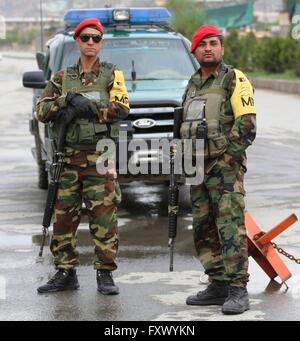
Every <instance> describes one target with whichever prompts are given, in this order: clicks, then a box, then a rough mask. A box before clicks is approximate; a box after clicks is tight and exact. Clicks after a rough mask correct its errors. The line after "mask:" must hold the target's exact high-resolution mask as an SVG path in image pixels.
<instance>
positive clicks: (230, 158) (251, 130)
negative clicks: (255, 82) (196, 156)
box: [183, 63, 256, 173]
mask: <svg viewBox="0 0 300 341" xmlns="http://www.w3.org/2000/svg"><path fill="white" fill-rule="evenodd" d="M222 67H225V64H224V63H221V64H220V66H219V68H217V70H216V71H215V72H214V73H213V74H212V75H211V76H210V77H208V78H207V79H202V78H201V68H200V69H199V70H198V71H197V72H196V73H195V74H194V75H193V76H192V77H191V79H190V81H189V83H188V85H187V88H186V90H185V93H184V95H183V103H184V101H185V99H186V94H187V92H188V90H189V87H190V85H191V84H192V83H194V84H195V85H196V86H197V88H199V89H207V88H209V87H210V86H211V85H212V83H213V80H214V79H215V78H216V77H218V74H219V72H220V69H221V68H222ZM239 74H240V75H242V76H241V77H239V80H238V81H239V82H242V84H244V85H245V86H246V87H248V89H249V90H250V92H252V96H250V97H247V98H245V97H244V95H245V93H243V91H240V92H238V93H237V92H236V91H235V90H236V85H237V79H236V73H235V72H233V73H232V76H231V77H228V78H227V82H226V84H225V90H227V96H226V100H225V102H224V104H223V105H224V109H225V114H226V115H230V116H233V117H234V118H235V119H234V123H233V125H232V126H231V127H229V131H228V135H227V137H228V140H229V145H228V147H227V150H226V152H225V154H223V155H221V156H220V157H219V158H218V159H214V160H209V159H208V160H206V161H205V169H206V173H208V172H209V171H210V170H211V169H212V167H213V166H214V165H215V164H216V163H217V162H218V161H219V160H220V161H221V162H224V161H225V162H226V163H229V164H230V163H233V162H236V161H237V162H239V163H241V164H242V165H243V167H244V169H245V170H246V153H245V151H246V149H247V148H248V147H249V146H250V145H251V144H252V142H253V141H254V139H255V136H256V112H255V110H253V108H254V99H253V89H252V86H251V84H250V82H249V80H248V79H247V77H246V76H245V75H244V74H243V73H242V72H241V71H239ZM247 96H248V95H247ZM233 97H235V98H234V100H235V102H239V103H240V104H241V105H240V106H239V105H238V106H234V102H233ZM247 104H249V109H248V107H247ZM250 104H251V105H250ZM239 108H242V110H243V113H242V114H241V113H239V112H238V111H239ZM247 110H248V111H247Z"/></svg>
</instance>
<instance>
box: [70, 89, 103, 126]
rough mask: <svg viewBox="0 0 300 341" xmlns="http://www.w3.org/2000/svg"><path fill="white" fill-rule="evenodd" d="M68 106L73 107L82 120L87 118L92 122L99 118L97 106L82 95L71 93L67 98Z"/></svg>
mask: <svg viewBox="0 0 300 341" xmlns="http://www.w3.org/2000/svg"><path fill="white" fill-rule="evenodd" d="M66 104H67V107H68V106H69V107H70V106H71V107H73V108H74V109H75V111H76V114H77V116H78V117H80V118H87V119H89V120H90V121H91V120H92V119H93V118H94V117H95V116H97V107H96V104H95V103H93V102H92V101H90V100H89V99H88V98H86V97H84V96H82V95H81V94H78V93H75V92H69V93H68V94H67V96H66Z"/></svg>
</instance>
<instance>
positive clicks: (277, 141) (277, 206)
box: [0, 56, 300, 321]
mask: <svg viewBox="0 0 300 341" xmlns="http://www.w3.org/2000/svg"><path fill="white" fill-rule="evenodd" d="M35 68H36V67H35V62H34V61H33V60H19V59H14V58H7V57H5V56H3V59H2V60H1V61H0V104H1V106H0V161H1V162H0V189H1V190H0V307H1V309H0V320H103V321H120V320H122V321H136V320H137V321H139V320H141V321H142V320H143V321H150V320H155V321H160V320H165V321H166V320H172V321H214V320H299V318H300V310H299V301H300V266H299V265H297V264H295V263H292V262H291V261H289V260H287V261H285V263H286V264H287V266H288V268H289V269H290V271H291V272H292V274H293V277H292V278H291V279H290V280H289V281H288V285H289V290H288V291H287V292H285V290H284V287H283V286H282V287H280V286H278V285H277V284H278V283H277V284H276V282H273V283H269V279H268V277H267V276H266V275H265V273H264V272H263V271H262V270H261V269H260V268H259V267H258V266H257V265H256V263H255V262H254V261H253V260H252V259H251V261H250V275H251V277H250V283H249V286H248V289H249V293H250V298H251V310H250V311H248V312H246V313H244V314H243V315H239V316H224V315H222V313H221V312H220V308H219V307H201V308H200V307H189V306H186V305H185V298H186V296H188V295H189V294H190V293H195V292H197V291H198V290H200V289H203V288H204V285H202V284H200V283H199V277H200V275H201V272H202V268H201V266H200V265H199V263H198V261H197V260H196V259H195V254H194V248H193V243H192V231H191V224H192V218H191V214H190V209H189V206H188V203H186V204H185V205H184V207H183V208H182V209H181V214H180V218H179V227H178V238H177V240H176V247H175V248H176V250H175V269H174V270H175V271H174V272H173V273H170V272H169V271H168V262H169V258H168V257H169V255H168V248H167V202H166V198H167V193H166V190H167V189H166V188H165V187H164V186H163V185H157V186H147V185H145V184H142V183H133V184H131V185H129V186H126V187H123V203H122V205H121V207H120V210H119V222H120V224H119V225H120V253H119V260H118V264H119V269H118V270H117V271H116V272H115V274H114V277H115V280H116V282H117V284H118V286H119V287H120V292H121V294H120V295H119V296H114V297H105V296H102V295H100V294H98V293H97V291H96V281H95V271H94V270H93V267H92V259H93V246H92V243H91V239H90V237H89V231H88V227H87V224H86V222H83V223H82V224H81V227H80V231H79V245H78V250H79V252H80V261H81V265H80V267H79V269H78V275H79V281H80V284H81V287H80V290H78V291H76V292H67V293H56V294H52V295H42V296H41V295H37V293H36V288H37V286H39V285H41V284H42V283H44V282H45V281H46V280H47V279H48V277H49V276H51V275H52V274H53V273H54V269H53V266H52V259H51V256H50V252H49V250H48V248H46V250H45V257H44V261H43V262H42V263H41V262H37V254H38V248H39V243H40V240H41V220H42V214H43V209H44V203H45V198H46V192H45V191H42V190H39V189H38V188H37V170H36V165H35V162H34V160H33V158H32V156H31V152H30V148H31V146H32V145H33V137H32V136H31V135H30V133H29V130H28V118H29V114H30V110H31V103H32V96H31V91H30V90H25V89H23V88H22V84H21V74H22V72H23V71H24V70H30V69H35ZM256 104H257V111H258V127H259V129H258V136H257V139H256V141H255V145H254V146H253V147H251V148H250V149H249V152H248V160H249V161H248V173H247V176H246V190H247V209H248V210H249V211H250V212H251V214H252V215H253V217H254V218H255V220H256V221H257V223H258V224H259V225H260V226H261V228H262V229H263V230H269V229H271V228H272V227H273V226H275V225H276V224H277V223H279V222H280V221H281V220H283V219H284V218H285V217H286V216H288V215H289V214H291V213H295V214H296V215H298V216H299V217H300V201H299V192H300V173H299V169H300V159H299V149H300V116H299V114H298V111H299V107H300V98H299V97H298V96H293V95H285V94H282V93H275V92H271V91H263V90H257V91H256ZM185 192H186V191H185ZM185 195H186V193H185ZM299 225H300V224H299V223H296V224H295V225H294V226H293V227H291V228H290V229H289V230H288V231H286V232H284V234H283V235H281V236H280V237H278V238H276V242H277V243H278V244H279V245H280V246H282V247H284V248H286V249H287V251H289V252H290V253H295V254H296V255H298V257H300V226H299ZM278 282H279V281H278Z"/></svg>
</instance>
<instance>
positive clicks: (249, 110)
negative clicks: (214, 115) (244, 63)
mask: <svg viewBox="0 0 300 341" xmlns="http://www.w3.org/2000/svg"><path fill="white" fill-rule="evenodd" d="M234 72H235V76H236V86H235V89H234V91H233V94H232V96H231V98H230V102H231V106H232V110H233V114H234V117H235V118H238V117H239V116H242V115H247V114H256V109H255V105H254V93H253V88H252V85H251V83H250V81H249V80H248V78H247V77H246V76H245V75H244V73H243V72H242V71H240V70H237V69H234Z"/></svg>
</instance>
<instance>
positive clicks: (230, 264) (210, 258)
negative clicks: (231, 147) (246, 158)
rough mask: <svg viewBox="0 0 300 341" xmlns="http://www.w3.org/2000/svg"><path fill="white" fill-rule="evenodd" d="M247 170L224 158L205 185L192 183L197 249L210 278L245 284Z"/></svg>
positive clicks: (208, 175)
mask: <svg viewBox="0 0 300 341" xmlns="http://www.w3.org/2000/svg"><path fill="white" fill-rule="evenodd" d="M243 180H244V172H243V170H242V167H241V166H240V164H238V163H237V162H235V163H234V164H231V165H229V164H227V163H226V162H224V160H222V159H221V160H220V161H218V162H217V164H216V165H215V166H214V167H213V168H212V170H211V171H210V172H209V174H206V175H205V177H204V181H203V183H202V184H200V185H197V186H191V200H192V212H193V231H194V243H195V247H196V252H197V255H198V258H199V260H200V262H201V263H202V265H203V267H204V269H205V273H206V274H207V275H208V276H209V279H210V281H212V280H215V281H221V282H225V283H228V284H230V285H233V286H238V287H244V286H246V283H247V281H248V277H249V274H248V248H247V234H246V228H245V223H244V208H245V204H244V194H245V192H244V188H243Z"/></svg>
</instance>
